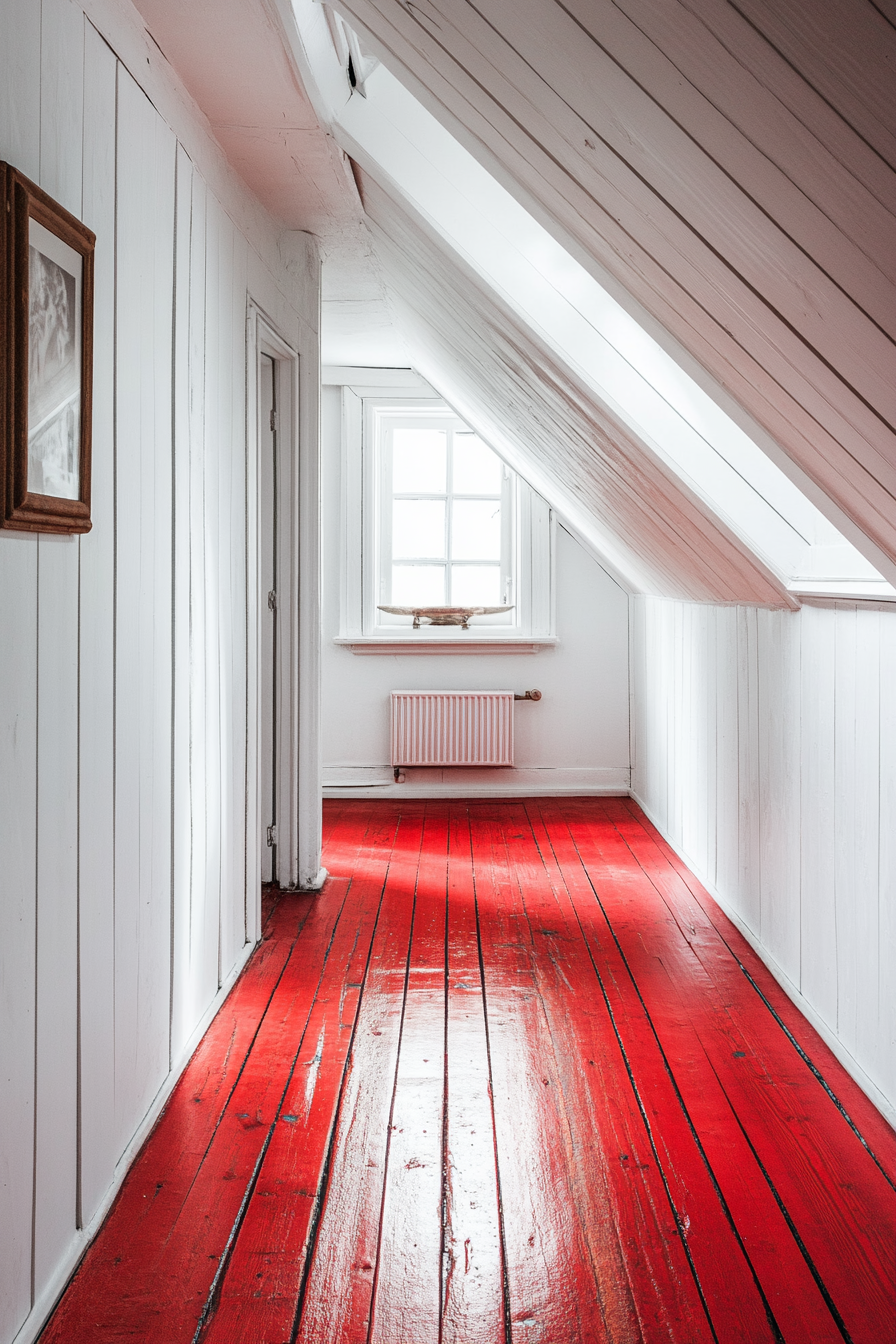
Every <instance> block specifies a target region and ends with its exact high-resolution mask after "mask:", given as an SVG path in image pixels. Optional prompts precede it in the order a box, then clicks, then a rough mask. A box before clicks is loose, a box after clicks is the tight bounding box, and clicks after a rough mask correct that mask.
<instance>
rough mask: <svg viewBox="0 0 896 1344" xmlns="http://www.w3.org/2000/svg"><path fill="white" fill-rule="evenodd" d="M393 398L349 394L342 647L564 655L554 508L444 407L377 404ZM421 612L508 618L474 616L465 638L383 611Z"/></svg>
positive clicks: (398, 400)
mask: <svg viewBox="0 0 896 1344" xmlns="http://www.w3.org/2000/svg"><path fill="white" fill-rule="evenodd" d="M336 372H337V371H334V373H333V374H332V375H330V376H332V377H335V376H336ZM339 372H342V373H343V376H344V372H343V371H339ZM358 372H360V371H358ZM375 372H376V371H374V370H369V371H367V377H368V378H371V375H373V374H375ZM407 376H408V377H410V378H414V377H415V375H407ZM371 381H372V379H371ZM417 383H418V385H419V386H421V387H422V388H423V389H425V390H426V391H430V389H429V388H428V387H427V385H426V384H423V383H422V380H419V379H418V380H417ZM384 390H385V389H377V388H375V387H371V386H363V385H361V386H359V385H354V386H349V385H343V390H342V421H343V425H342V428H343V435H342V438H343V454H342V516H343V545H342V557H343V560H342V563H343V569H344V573H343V582H342V599H343V600H342V615H341V623H340V635H339V641H340V642H342V643H348V644H351V645H353V646H354V647H355V651H356V652H376V651H378V650H377V648H376V647H372V646H376V645H383V646H384V647H386V648H388V646H390V645H392V644H395V643H396V642H397V643H399V644H401V645H402V646H404V645H406V646H407V647H408V651H410V649H411V647H412V646H414V645H417V646H419V647H420V648H421V651H427V650H431V649H432V648H433V646H435V645H439V646H445V647H448V646H450V648H451V649H456V651H458V652H459V651H460V649H461V648H466V649H469V650H470V651H471V652H477V651H483V650H484V649H486V648H487V647H489V648H495V647H501V648H505V649H507V651H510V650H511V649H516V648H517V647H519V649H520V651H534V649H535V648H537V647H540V646H543V645H547V644H553V643H556V639H555V638H554V635H553V630H552V592H551V549H552V547H551V529H552V519H551V511H550V509H549V508H548V506H547V504H546V503H545V501H544V500H543V499H541V497H540V496H539V495H537V494H536V493H535V492H534V491H533V490H532V489H531V488H530V487H529V486H528V485H527V484H526V482H525V481H524V480H522V478H521V477H519V476H517V475H516V473H515V472H513V471H512V470H511V469H510V468H509V467H508V466H507V465H506V464H505V463H504V462H503V461H502V459H501V458H500V457H499V456H498V455H497V453H495V452H494V451H493V450H492V448H491V447H490V446H489V445H488V444H487V443H485V442H484V441H483V439H481V438H480V437H479V435H477V434H476V432H475V431H474V430H473V429H471V428H470V426H469V425H467V424H465V423H464V422H463V421H462V420H460V419H459V418H458V417H457V416H456V415H454V414H453V412H452V411H451V410H450V409H449V408H448V407H447V406H446V405H445V403H444V402H443V401H441V400H440V399H437V398H436V397H434V396H430V397H421V396H418V397H413V398H411V397H395V396H392V397H385V396H382V395H374V393H376V392H378V391H384ZM416 606H459V607H474V606H476V607H478V606H482V607H502V606H503V607H507V608H509V609H508V610H507V611H505V612H495V613H490V614H488V615H482V616H474V617H472V618H471V620H470V625H469V629H466V630H464V629H462V628H460V627H458V626H433V625H427V624H421V625H420V627H419V628H416V629H415V628H414V623H413V622H414V618H413V616H410V615H399V614H395V613H392V612H386V611H383V610H382V608H383V607H416ZM362 643H363V644H365V645H368V646H371V647H364V648H362V647H360V645H361V644H362Z"/></svg>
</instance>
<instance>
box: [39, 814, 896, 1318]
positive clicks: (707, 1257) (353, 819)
mask: <svg viewBox="0 0 896 1344" xmlns="http://www.w3.org/2000/svg"><path fill="white" fill-rule="evenodd" d="M324 864H325V866H326V867H327V869H328V870H329V872H330V873H331V874H332V877H331V879H330V880H329V881H328V882H327V883H326V885H325V887H324V889H323V891H322V892H321V893H320V894H319V895H316V896H313V897H309V896H301V897H297V896H293V895H289V894H286V893H280V892H279V891H277V889H276V888H266V889H265V893H264V906H263V917H264V938H263V941H262V943H261V945H260V946H259V948H258V950H257V951H256V953H255V954H254V956H253V958H252V960H251V961H250V963H249V965H248V967H247V968H246V970H245V971H244V973H243V975H242V976H241V977H240V980H239V981H238V983H237V985H236V986H235V988H234V990H233V991H232V993H231V995H230V996H229V998H228V1000H227V1002H226V1003H225V1004H224V1006H223V1007H222V1009H221V1011H220V1012H219V1013H218V1016H217V1017H216V1018H215V1020H214V1022H213V1023H212V1025H211V1027H210V1029H209V1031H208V1033H207V1034H206V1036H205V1038H204V1039H203V1041H202V1043H201V1044H200V1046H199V1048H198V1049H197V1051H196V1053H195V1055H194V1056H193V1059H192V1060H191V1061H190V1063H189V1065H188V1067H187V1069H186V1071H185V1073H184V1075H183V1077H182V1078H181V1080H180V1082H179V1083H178V1085H177V1087H176V1088H175V1090H174V1092H173V1094H172V1097H171V1100H170V1101H169V1103H168V1106H167V1107H166V1110H165V1112H164V1113H163V1115H162V1117H161V1119H160V1120H159V1122H158V1124H157V1125H156V1128H155V1130H154V1131H153V1134H152V1135H151V1136H150V1138H149V1140H148V1141H147V1143H146V1145H145V1146H144V1148H143V1150H142V1151H141V1153H140V1154H139V1156H138V1158H137V1160H136V1162H135V1163H134V1166H133V1167H132V1169H131V1172H130V1173H129V1175H128V1177H127V1179H126V1181H125V1184H124V1186H123V1188H122V1190H121V1192H120V1194H119V1197H118V1199H117V1200H116V1203H115V1205H114V1206H113V1209H112V1211H111V1213H110V1215H109V1217H108V1219H107V1220H106V1222H105V1224H104V1226H103V1228H102V1229H101V1231H100V1232H99V1234H98V1236H97V1238H96V1240H95V1241H94V1244H93V1246H92V1247H91V1248H90V1250H89V1251H88V1253H87V1255H86V1257H85V1259H84V1261H83V1262H82V1265H81V1266H80V1268H79V1270H78V1272H77V1274H76V1275H75V1277H74V1279H73V1281H72V1283H71V1284H70V1286H69V1288H68V1290H67V1291H66V1293H65V1295H64V1296H63V1298H62V1300H61V1302H60V1304H59V1306H58V1308H57V1310H56V1312H55V1314H54V1316H53V1317H52V1319H51V1321H50V1323H49V1324H48V1326H47V1329H46V1331H45V1333H44V1335H43V1337H42V1338H43V1340H44V1341H52V1344H86V1342H87V1341H90V1342H91V1344H112V1341H120V1340H123V1339H128V1340H147V1341H154V1342H155V1341H159V1344H225V1342H226V1344H236V1342H237V1341H242V1342H244V1344H296V1341H298V1342H299V1344H636V1342H637V1341H645V1344H646V1342H649V1344H659V1342H660V1341H666V1342H667V1344H702V1341H706V1344H709V1342H710V1341H715V1344H774V1342H775V1341H785V1344H840V1342H841V1341H843V1342H846V1344H883V1341H887V1340H889V1339H891V1338H893V1337H894V1334H896V1329H894V1323H896V1282H894V1280H896V1272H894V1258H896V1257H894V1249H893V1248H894V1245H896V1192H894V1173H896V1136H894V1135H893V1131H892V1130H891V1129H890V1128H889V1126H888V1125H887V1124H886V1122H885V1121H884V1120H883V1119H882V1117H881V1116H880V1115H879V1113H878V1112H877V1111H876V1110H875V1109H874V1107H873V1106H872V1105H871V1104H870V1102H869V1101H868V1100H867V1098H866V1097H865V1096H864V1094H863V1093H861V1091H860V1090H859V1089H858V1088H857V1087H856V1085H855V1084H854V1083H853V1081H852V1080H851V1079H850V1078H848V1077H847V1075H846V1074H845V1073H844V1072H843V1070H842V1069H841V1068H840V1066H839V1064H838V1063H837V1062H836V1060H835V1059H834V1057H833V1056H832V1054H831V1052H830V1051H829V1050H828V1049H827V1048H826V1047H825V1046H824V1044H823V1042H821V1040H820V1038H819V1037H818V1036H817V1035H816V1033H815V1032H813V1031H812V1029H811V1027H809V1025H808V1024H807V1023H806V1022H805V1021H804V1019H802V1017H801V1016H800V1014H799V1013H798V1012H797V1010H796V1009H795V1008H794V1006H793V1004H792V1003H791V1002H790V1001H789V1000H788V999H787V998H786V996H785V995H784V994H783V992H782V991H781V989H780V988H779V986H778V985H777V984H776V983H775V981H774V980H773V979H772V977H771V976H770V975H769V973H768V972H767V970H766V969H765V967H764V966H763V965H762V963H761V962H759V960H758V958H757V957H756V955H755V954H754V953H753V952H752V950H751V949H750V948H749V947H748V945H747V944H746V943H745V941H744V940H743V938H742V937H741V936H740V934H739V933H738V932H737V930H736V929H735V928H734V927H733V925H732V924H731V923H730V921H728V920H727V919H726V918H725V916H724V914H723V913H722V912H721V911H720V910H719V909H718V907H716V906H715V904H714V903H713V902H712V901H711V899H710V898H709V897H708V895H707V894H706V892H705V891H703V889H702V888H701V887H700V885H699V883H697V882H696V879H695V878H694V877H693V875H692V874H690V873H689V872H688V871H687V869H686V868H685V867H684V865H683V864H682V863H681V861H680V860H679V859H678V858H677V856H675V855H674V854H673V853H672V851H671V850H670V849H669V848H668V846H667V845H665V843H664V842H663V841H662V839H661V837H659V836H658V834H657V833H656V831H655V830H654V829H653V828H652V827H651V826H650V824H649V822H647V820H646V819H645V818H644V817H643V816H642V814H641V813H640V812H639V811H638V809H637V808H636V807H635V806H634V804H632V803H631V802H630V801H629V800H627V799H554V800H541V801H540V802H539V801H535V800H530V801H528V802H521V801H519V800H515V801H494V800H488V801H481V802H480V801H477V802H444V801H440V802H430V803H427V802H423V801H419V800H409V801H407V802H404V803H401V804H399V803H397V802H392V801H389V802H378V801H376V802H370V801H366V800H340V801H339V802H338V803H335V804H333V805H326V806H325V818H324Z"/></svg>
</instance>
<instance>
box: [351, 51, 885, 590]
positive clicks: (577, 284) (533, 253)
mask: <svg viewBox="0 0 896 1344" xmlns="http://www.w3.org/2000/svg"><path fill="white" fill-rule="evenodd" d="M365 94H366V97H365V98H363V99H361V98H358V97H352V98H350V99H349V100H348V102H347V103H346V104H345V106H344V107H343V108H342V110H341V111H340V112H339V113H338V114H337V120H338V124H339V126H340V128H341V130H342V131H343V132H344V133H347V135H348V137H350V139H351V140H352V141H353V142H354V143H355V144H356V145H357V147H358V150H359V151H360V153H361V155H363V156H364V157H368V158H369V159H370V160H371V161H372V162H373V163H374V164H375V165H376V166H377V168H378V170H379V172H380V173H385V174H387V175H388V177H389V178H391V180H392V182H393V184H394V186H395V187H396V188H397V189H398V191H399V193H400V194H401V196H403V197H404V198H405V199H406V201H407V202H408V203H409V204H410V205H411V206H412V207H413V208H414V209H415V210H416V211H417V212H418V213H419V214H420V215H421V216H423V218H425V219H426V220H427V221H428V223H429V224H430V225H431V226H432V227H433V228H434V229H435V230H436V232H437V233H438V234H439V235H440V236H441V238H442V239H443V240H444V241H445V242H446V243H447V244H449V246H450V247H451V248H453V249H454V250H455V251H456V252H457V253H458V254H459V255H460V256H461V257H462V258H463V259H464V260H465V261H466V262H467V263H468V264H469V265H470V266H471V267H472V268H473V269H474V270H475V271H476V272H477V273H478V274H479V275H480V276H481V277H482V278H483V280H485V281H486V282H487V283H488V285H490V286H491V287H492V288H493V290H494V291H495V292H496V293H497V294H498V295H499V296H500V298H501V299H502V300H503V302H504V303H506V304H508V305H509V306H510V307H511V308H512V309H513V310H514V311H516V312H517V313H518V314H519V315H520V316H521V317H522V318H523V319H524V320H525V321H526V322H528V323H529V325H530V326H531V327H532V328H533V329H534V330H535V331H536V332H537V333H538V334H539V335H540V337H541V339H542V340H543V341H544V342H545V343H546V344H547V345H548V346H549V347H550V348H551V349H553V350H554V351H555V352H556V354H557V355H559V356H560V357H561V358H562V359H563V360H564V361H565V362H566V364H567V365H568V366H569V367H570V368H571V369H572V370H573V371H574V372H575V373H576V374H577V376H578V378H579V379H580V380H581V381H582V382H583V383H584V384H585V385H586V386H588V387H590V388H591V389H592V390H593V392H594V394H595V396H596V398H598V399H599V400H600V402H602V403H603V404H604V405H605V406H606V407H607V408H608V409H609V410H610V411H611V412H612V413H613V414H614V415H615V416H616V417H617V418H618V419H619V420H620V421H621V422H622V423H623V424H625V425H626V426H627V427H628V428H629V430H631V431H632V432H633V433H634V434H635V435H637V437H638V439H639V440H640V441H641V442H642V443H643V444H644V445H645V447H646V448H647V449H648V450H649V451H650V452H652V453H654V454H655V455H656V457H657V458H659V459H660V460H661V461H662V462H664V463H665V464H666V465H667V467H668V468H670V469H671V470H672V471H673V472H674V473H675V474H676V475H677V476H678V477H679V479H681V480H682V481H683V482H684V483H685V484H686V485H687V486H688V487H689V489H690V490H692V491H693V492H694V493H695V494H696V495H698V496H699V497H701V498H702V499H703V500H704V501H705V502H706V503H707V504H708V505H709V507H710V508H711V509H712V510H713V512H714V513H715V514H716V515H717V516H718V517H719V518H720V519H721V520H722V521H723V522H724V524H725V525H727V527H728V528H729V529H730V530H731V531H732V532H734V533H735V534H736V535H737V536H739V537H740V538H741V540H742V541H743V542H744V543H745V544H746V545H747V546H749V548H750V549H751V550H752V551H753V552H754V553H755V554H756V555H757V556H758V557H759V558H760V559H761V560H762V561H763V562H764V563H765V565H766V566H768V568H769V569H771V570H772V571H773V572H774V573H776V574H777V575H778V576H779V578H780V580H781V581H782V583H783V584H784V586H785V587H786V588H788V589H789V590H790V591H791V592H792V593H794V594H797V595H798V594H803V595H812V594H814V595H830V596H855V597H876V598H887V599H890V598H893V599H896V589H894V588H893V587H892V586H891V585H890V584H889V583H887V582H886V580H885V579H883V578H882V577H881V575H880V574H879V573H878V572H877V570H876V569H875V568H874V567H873V566H872V564H871V563H870V562H869V561H868V560H866V559H865V558H864V556H862V555H861V554H860V552H859V551H858V550H857V549H856V548H855V547H854V546H853V545H852V544H851V543H850V542H849V541H848V540H847V539H846V537H844V536H843V535H842V533H840V532H839V531H838V530H837V528H836V527H835V526H834V525H833V524H832V523H831V522H830V521H829V520H828V519H827V518H826V517H825V516H824V515H823V514H822V513H821V511H820V510H819V509H818V508H817V507H816V506H815V504H814V503H813V502H812V501H811V500H810V499H809V498H807V496H806V495H805V494H803V492H802V491H801V490H800V489H799V488H798V487H797V486H796V485H795V484H794V483H793V482H792V481H791V480H790V479H789V478H788V477H787V476H786V475H785V474H784V472H783V471H782V470H781V469H780V468H779V467H778V466H777V465H776V464H775V463H774V462H773V461H772V460H771V458H770V457H769V456H768V455H767V454H766V453H765V452H764V451H763V450H762V448H760V447H759V445H758V444H757V443H755V442H754V441H753V440H752V439H751V438H750V437H749V436H748V434H746V433H745V432H744V430H743V429H742V428H741V427H740V426H739V425H738V424H737V423H736V422H735V421H734V420H733V419H732V418H731V417H730V416H729V415H728V414H726V412H725V411H724V410H723V409H722V408H721V407H720V406H719V405H718V404H717V403H716V402H715V401H713V399H712V398H711V397H710V396H709V395H708V393H707V392H705V391H704V389H703V388H702V387H701V386H700V385H699V384H698V383H697V382H696V381H695V380H694V379H693V378H692V377H690V375H689V374H688V373H687V372H685V370H684V369H683V368H682V367H681V366H680V365H679V364H678V363H676V361H675V360H674V359H673V358H672V357H671V356H670V355H669V354H668V353H667V352H666V351H665V350H664V349H663V348H662V346H660V345H659V343H658V342H657V341H656V340H654V338H653V337H652V336H651V335H650V334H649V333H648V332H647V331H645V329H644V328H643V327H642V326H640V325H639V324H638V322H637V321H636V320H635V319H634V318H633V317H632V316H631V315H630V314H629V313H628V312H626V310H625V309H624V308H623V307H622V306H621V305H620V304H619V303H618V302H617V301H616V300H615V299H614V298H613V297H612V295H611V294H609V293H608V291H607V290H606V289H605V288H603V287H602V286H601V285H600V284H599V283H598V281H597V280H595V278H594V277H593V276H592V275H591V274H590V273H589V272H588V271H587V270H586V269H585V268H584V267H583V266H582V265H581V264H580V263H579V262H578V261H577V260H576V259H575V258H574V257H573V256H572V255H571V254H570V253H569V252H567V251H566V250H565V249H564V248H563V247H562V246H561V245H560V244H559V243H558V242H557V241H556V240H555V239H554V238H553V237H552V236H551V235H550V234H549V233H548V232H547V230H546V229H544V228H543V227H542V226H541V225H540V224H539V223H538V222H537V220H536V219H535V218H534V217H533V216H532V215H531V214H529V213H528V211H527V210H525V208H524V207H523V206H522V205H520V204H519V202H518V201H517V200H515V199H514V197H513V196H511V194H510V193H509V192H508V191H507V190H506V189H505V188H504V187H502V186H501V185H500V183H499V182H498V181H497V180H496V179H495V178H494V177H492V176H491V174H490V173H489V172H488V171H487V170H486V169H485V168H483V167H482V166H481V165H480V164H479V163H478V162H477V161H476V159H475V158H474V157H473V156H472V155H471V154H470V153H469V152H468V151H467V150H466V149H465V148H464V147H463V146H462V145H461V144H460V143H459V141H457V140H456V139H455V138H454V137H453V136H452V135H451V134H450V133H449V132H448V131H447V130H445V128H444V127H443V126H442V125H441V124H440V123H439V122H438V121H437V120H436V119H435V118H434V117H433V116H432V115H431V114H430V113H429V112H428V111H427V110H426V109H425V108H424V107H423V105H422V104H421V103H420V102H419V101H418V100H417V99H416V98H415V97H414V96H413V95H412V94H411V93H409V92H408V90H407V89H405V88H404V86H403V85H402V84H400V83H399V81H398V80H397V79H395V77H394V76H393V75H391V74H390V73H389V71H388V70H386V69H385V68H384V67H383V66H379V67H378V68H377V69H375V70H374V71H373V72H372V73H371V74H370V75H369V76H368V77H367V80H366V84H365Z"/></svg>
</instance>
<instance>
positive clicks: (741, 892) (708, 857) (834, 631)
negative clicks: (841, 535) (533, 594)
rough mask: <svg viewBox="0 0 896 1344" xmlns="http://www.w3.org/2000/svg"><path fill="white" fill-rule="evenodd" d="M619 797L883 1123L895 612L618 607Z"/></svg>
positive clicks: (890, 1000)
mask: <svg viewBox="0 0 896 1344" xmlns="http://www.w3.org/2000/svg"><path fill="white" fill-rule="evenodd" d="M632 630H633V641H632V670H633V771H632V783H633V793H634V795H635V797H636V798H637V799H638V801H639V802H640V803H641V804H642V806H643V807H644V808H645V810H646V811H647V813H648V815H649V816H650V817H651V818H652V819H653V821H654V822H655V823H656V825H657V826H658V827H659V829H660V830H661V831H662V832H663V834H664V835H665V836H666V837H667V838H668V839H669V841H670V843H671V844H672V845H674V847H675V848H676V849H677V850H678V851H679V853H680V854H681V855H682V857H683V858H684V859H685V860H686V861H687V862H688V864H689V865H690V866H691V867H692V868H693V870H694V871H695V872H696V873H697V875H698V877H700V879H701V880H702V881H703V882H704V883H705V884H706V886H707V887H708V888H709V890H710V891H711V892H712V893H713V894H714V895H715V896H716V897H717V898H718V900H719V901H720V903H721V904H722V906H723V907H724V908H725V910H726V911H727V912H728V913H729V914H730V915H731V916H732V917H733V918H734V919H735V920H736V921H737V923H738V924H739V925H740V927H741V928H742V929H743V931H744V932H745V933H746V934H747V936H748V937H749V939H750V941H751V942H752V943H753V944H754V946H755V947H756V948H757V950H758V951H759V952H760V954H761V955H762V957H763V958H764V960H765V961H766V962H767V963H768V964H769V965H770V967H771V969H772V970H773V972H774V973H775V975H776V976H777V977H778V979H779V980H780V981H781V983H782V984H783V985H784V987H785V988H786V989H787V990H788V992H789V993H790V994H791V996H792V997H793V998H795V1000H796V1002H797V1003H798V1004H799V1006H800V1007H801V1008H802V1009H803V1011H804V1012H806V1013H807V1015H808V1017H809V1018H810V1020H811V1021H812V1022H813V1024H814V1025H815V1026H816V1027H818V1028H819V1030H821V1032H822V1034H823V1035H824V1036H825V1038H826V1039H827V1040H828V1042H829V1044H831V1045H832V1046H833V1047H834V1049H835V1050H836V1052H837V1053H838V1054H839V1056H840V1058H841V1059H842V1060H843V1062H844V1064H846V1066H847V1067H848V1068H849V1070H850V1072H852V1073H853V1075H854V1076H855V1077H856V1078H857V1079H858V1081H859V1082H860V1083H861V1084H862V1085H863V1086H864V1087H865V1088H866V1090H867V1091H868V1092H869V1095H871V1097H872V1099H873V1100H874V1101H875V1102H876V1103H877V1104H878V1105H879V1106H880V1107H881V1108H882V1109H883V1110H884V1112H885V1114H887V1116H888V1118H890V1119H891V1120H892V1119H893V1118H894V1115H896V958H894V955H893V951H894V947H896V699H894V696H893V687H894V686H896V611H894V610H892V609H882V610H876V609H873V608H870V607H865V608H863V607H858V606H856V605H847V604H837V605H836V607H833V606H832V607H821V606H805V607H804V608H803V609H802V610H801V611H799V612H786V611H769V610H762V609H756V608H754V607H713V606H697V605H693V604H688V603H683V602H672V601H665V600H662V599H658V598H635V599H633V621H632Z"/></svg>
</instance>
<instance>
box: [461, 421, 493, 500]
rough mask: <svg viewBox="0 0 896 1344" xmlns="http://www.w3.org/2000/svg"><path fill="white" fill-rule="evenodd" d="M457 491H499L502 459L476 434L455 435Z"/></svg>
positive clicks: (481, 492) (488, 493)
mask: <svg viewBox="0 0 896 1344" xmlns="http://www.w3.org/2000/svg"><path fill="white" fill-rule="evenodd" d="M452 488H453V490H454V493H455V494H456V495H500V493H501V459H500V458H499V457H497V456H496V455H495V454H494V453H493V452H492V450H491V448H489V447H487V446H486V444H484V443H483V442H482V440H481V439H479V438H477V437H476V435H475V434H455V436H454V484H453V487H452Z"/></svg>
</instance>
